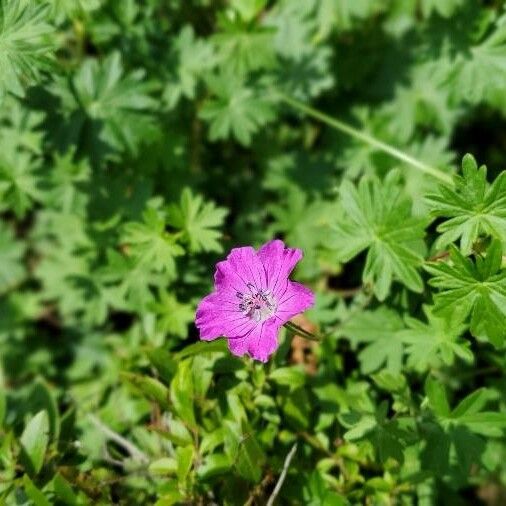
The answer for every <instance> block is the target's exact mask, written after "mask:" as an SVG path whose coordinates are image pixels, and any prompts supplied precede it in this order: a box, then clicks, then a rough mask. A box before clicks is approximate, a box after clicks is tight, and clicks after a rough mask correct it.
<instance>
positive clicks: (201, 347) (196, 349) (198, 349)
mask: <svg viewBox="0 0 506 506" xmlns="http://www.w3.org/2000/svg"><path fill="white" fill-rule="evenodd" d="M227 351H228V346H227V341H226V339H216V340H214V341H210V342H206V341H199V342H198V343H193V344H189V345H188V346H186V347H185V348H183V349H182V350H181V351H180V352H178V353H177V355H176V357H177V359H178V360H183V359H184V358H187V357H192V356H193V355H200V354H201V353H217V352H221V353H226V352H227Z"/></svg>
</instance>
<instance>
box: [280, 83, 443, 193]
mask: <svg viewBox="0 0 506 506" xmlns="http://www.w3.org/2000/svg"><path fill="white" fill-rule="evenodd" d="M278 96H279V98H280V99H281V100H282V101H283V102H285V103H287V104H288V105H290V106H292V107H293V108H295V109H298V110H299V111H302V112H304V113H305V114H308V115H309V116H312V117H313V118H315V119H318V120H320V121H322V122H323V123H325V124H327V125H329V126H330V127H332V128H334V129H336V130H339V131H340V132H343V133H345V134H346V135H349V136H350V137H354V138H355V139H358V140H360V141H362V142H365V143H366V144H369V145H370V146H373V147H375V148H376V149H378V150H380V151H383V152H385V153H388V154H389V155H390V156H393V157H394V158H397V160H400V161H401V162H404V163H407V164H409V165H411V166H412V167H413V168H415V169H417V170H419V171H421V172H424V173H425V174H429V175H431V176H433V177H435V178H437V179H439V180H440V181H443V182H444V183H447V184H450V185H452V184H453V180H452V178H451V177H450V176H449V175H448V174H445V173H444V172H442V171H440V170H438V169H436V168H434V167H431V166H430V165H427V164H425V163H423V162H420V161H419V160H417V159H416V158H413V157H412V156H410V155H408V154H407V153H404V152H403V151H401V150H399V149H397V148H395V147H394V146H391V145H390V144H387V143H386V142H383V141H380V140H379V139H376V138H375V137H373V136H372V135H369V134H367V133H364V132H361V131H360V130H357V129H356V128H353V127H352V126H350V125H348V124H347V123H344V122H343V121H340V120H338V119H335V118H333V117H332V116H328V115H327V114H324V113H322V112H320V111H318V110H316V109H313V108H312V107H309V106H307V105H305V104H304V103H302V102H299V101H298V100H295V99H294V98H292V97H289V96H287V95H285V94H284V93H278Z"/></svg>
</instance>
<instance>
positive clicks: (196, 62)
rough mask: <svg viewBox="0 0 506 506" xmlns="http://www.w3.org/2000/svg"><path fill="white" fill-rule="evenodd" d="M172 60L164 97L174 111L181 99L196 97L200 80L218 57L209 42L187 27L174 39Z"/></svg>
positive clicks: (190, 27)
mask: <svg viewBox="0 0 506 506" xmlns="http://www.w3.org/2000/svg"><path fill="white" fill-rule="evenodd" d="M171 60H174V63H173V68H172V70H171V74H170V77H169V80H168V82H167V85H166V87H165V90H164V94H163V96H164V99H165V100H166V102H167V103H168V105H169V108H171V109H172V108H174V107H175V106H176V105H177V104H178V102H179V100H180V99H181V97H183V96H184V97H186V98H189V99H193V98H194V97H195V93H196V90H197V84H198V82H199V80H200V79H201V78H202V75H203V73H204V72H207V71H209V70H211V69H212V68H213V67H214V66H215V65H216V63H217V57H216V55H215V53H214V48H213V46H212V45H211V44H210V43H209V41H207V40H204V39H200V38H196V37H195V32H194V30H193V27H192V26H190V25H187V26H184V27H183V28H182V29H181V31H180V33H179V35H178V36H177V37H176V38H175V39H174V42H173V47H172V54H171Z"/></svg>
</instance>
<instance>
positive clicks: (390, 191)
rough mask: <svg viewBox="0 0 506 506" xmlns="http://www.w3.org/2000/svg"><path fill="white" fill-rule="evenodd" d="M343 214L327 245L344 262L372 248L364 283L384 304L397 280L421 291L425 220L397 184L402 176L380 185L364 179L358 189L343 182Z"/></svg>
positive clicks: (377, 180) (369, 251) (364, 274)
mask: <svg viewBox="0 0 506 506" xmlns="http://www.w3.org/2000/svg"><path fill="white" fill-rule="evenodd" d="M339 194H340V197H341V204H342V208H343V212H342V215H340V216H339V217H338V219H337V222H336V223H335V224H334V226H333V227H332V231H331V237H330V238H329V241H328V243H327V245H328V247H330V248H333V249H334V250H335V251H336V252H337V254H338V258H339V260H341V261H342V262H348V261H349V260H351V259H352V258H353V257H355V256H357V255H358V254H359V253H360V252H362V251H364V250H367V256H366V262H365V267H364V271H363V273H362V279H363V282H364V283H365V284H371V285H372V287H373V290H374V293H375V295H376V296H377V297H378V299H379V300H384V299H385V298H386V297H387V295H388V294H389V292H390V290H391V285H392V282H393V281H394V280H396V281H400V282H401V283H403V284H404V285H405V286H407V287H408V288H409V289H410V290H413V291H415V292H421V291H422V288H423V283H422V278H421V277H420V274H419V272H418V270H419V268H420V267H421V264H422V261H423V253H424V249H425V246H424V242H423V236H424V235H425V232H424V226H425V222H424V220H421V219H417V218H414V217H413V216H412V214H411V202H410V201H409V199H407V198H406V197H405V195H404V192H403V191H402V188H401V187H400V186H399V184H398V173H396V172H390V173H389V175H388V176H387V177H386V179H385V180H384V181H383V182H381V181H380V180H379V179H378V178H376V177H372V178H362V179H361V180H360V182H359V184H358V187H356V186H355V185H353V184H352V183H351V182H349V181H344V182H343V183H342V184H341V187H340V190H339Z"/></svg>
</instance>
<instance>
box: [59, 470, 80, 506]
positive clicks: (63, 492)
mask: <svg viewBox="0 0 506 506" xmlns="http://www.w3.org/2000/svg"><path fill="white" fill-rule="evenodd" d="M53 489H54V493H55V495H56V496H57V497H58V499H60V500H61V501H63V503H64V504H65V505H69V506H73V505H77V504H79V502H78V501H79V500H78V498H77V496H76V494H75V493H74V491H73V490H72V487H71V486H70V484H69V482H68V481H67V480H66V479H65V478H63V477H62V476H61V475H60V474H56V475H55V477H54V478H53Z"/></svg>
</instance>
